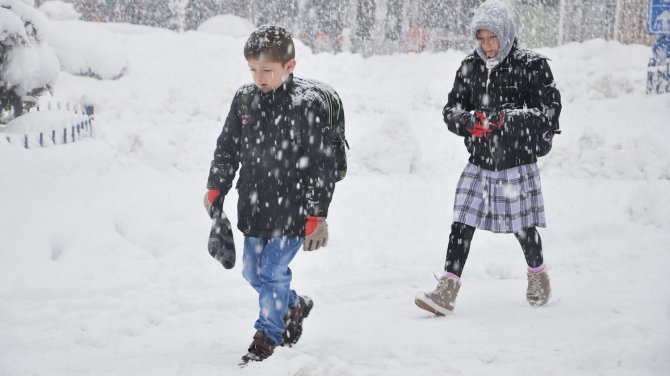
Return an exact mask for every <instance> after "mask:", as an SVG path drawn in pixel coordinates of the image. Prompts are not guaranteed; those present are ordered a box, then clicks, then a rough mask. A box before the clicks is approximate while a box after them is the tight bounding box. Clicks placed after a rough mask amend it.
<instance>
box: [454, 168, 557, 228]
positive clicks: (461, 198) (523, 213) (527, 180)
mask: <svg viewBox="0 0 670 376" xmlns="http://www.w3.org/2000/svg"><path fill="white" fill-rule="evenodd" d="M454 222H461V223H465V224H466V225H470V226H473V227H476V228H478V229H482V230H488V231H492V232H496V233H513V232H517V231H519V230H521V229H524V228H528V227H533V226H537V227H545V226H546V222H545V219H544V199H543V197H542V186H541V184H540V170H539V169H538V168H537V164H535V163H533V164H529V165H523V166H518V167H513V168H510V169H507V170H502V171H490V170H485V169H482V168H480V167H478V166H475V165H474V164H472V163H468V165H467V166H465V169H464V170H463V173H462V174H461V178H460V179H459V181H458V187H457V188H456V198H455V200H454Z"/></svg>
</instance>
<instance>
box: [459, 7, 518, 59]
mask: <svg viewBox="0 0 670 376" xmlns="http://www.w3.org/2000/svg"><path fill="white" fill-rule="evenodd" d="M470 28H471V33H472V34H471V35H472V39H473V40H474V43H475V50H476V51H477V54H478V55H479V57H481V58H482V60H484V61H486V60H487V57H486V53H485V52H484V50H483V49H482V47H481V46H480V45H479V41H477V30H481V29H487V30H491V31H492V32H493V33H495V35H496V36H497V37H498V41H499V42H500V50H499V51H498V56H497V60H498V61H503V60H504V59H505V57H507V55H508V54H509V52H510V50H511V49H512V45H513V44H514V38H515V37H516V30H515V27H514V17H513V16H512V12H511V11H510V9H509V8H508V7H507V4H505V3H504V2H502V1H501V0H486V2H484V4H482V5H480V6H479V8H477V10H476V11H475V15H474V17H473V18H472V23H471V25H470Z"/></svg>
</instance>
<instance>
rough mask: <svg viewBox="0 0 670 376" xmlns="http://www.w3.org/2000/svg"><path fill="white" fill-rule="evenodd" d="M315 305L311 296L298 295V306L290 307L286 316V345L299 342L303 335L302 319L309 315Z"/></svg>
mask: <svg viewBox="0 0 670 376" xmlns="http://www.w3.org/2000/svg"><path fill="white" fill-rule="evenodd" d="M313 307H314V302H313V301H312V298H310V297H309V296H306V295H303V296H299V297H298V306H297V307H289V308H288V312H286V317H285V318H284V324H285V325H286V330H285V331H284V346H288V347H291V346H293V345H295V344H296V343H298V340H299V339H300V336H301V335H302V321H303V320H304V319H305V318H306V317H307V316H309V312H310V311H311V310H312V308H313Z"/></svg>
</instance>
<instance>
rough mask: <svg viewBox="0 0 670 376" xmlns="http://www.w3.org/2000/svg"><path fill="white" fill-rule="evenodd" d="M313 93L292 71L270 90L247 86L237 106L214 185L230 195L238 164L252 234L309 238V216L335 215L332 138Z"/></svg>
mask: <svg viewBox="0 0 670 376" xmlns="http://www.w3.org/2000/svg"><path fill="white" fill-rule="evenodd" d="M310 90H311V89H310V88H309V87H306V85H305V84H303V82H302V80H299V79H298V80H294V79H293V76H292V75H291V76H290V77H289V79H288V80H287V81H286V82H285V83H284V84H283V85H282V86H281V87H279V88H278V89H276V90H274V91H272V92H270V93H267V94H265V93H263V92H261V91H260V90H259V89H258V88H257V87H256V86H255V85H253V84H250V85H244V86H242V87H241V88H240V89H239V90H238V91H237V93H236V94H235V98H234V99H233V101H232V103H231V107H230V112H229V113H228V116H227V118H226V121H225V123H224V126H223V130H222V131H221V135H220V136H219V138H218V140H217V145H216V150H215V152H214V159H213V161H212V165H211V169H210V174H209V178H208V181H207V187H208V188H210V189H212V188H218V189H219V190H221V193H222V194H224V195H226V194H227V193H228V192H229V190H230V188H231V187H232V184H233V179H234V178H235V173H236V171H237V169H238V167H239V178H238V181H237V186H236V188H237V190H238V194H239V200H238V204H237V211H238V228H239V229H240V231H242V232H243V233H244V234H245V235H247V236H256V237H258V236H262V237H277V236H304V226H305V217H306V216H308V215H310V216H318V217H326V216H327V215H328V207H329V205H330V200H331V198H332V195H333V191H334V186H335V181H334V157H333V152H332V141H331V137H332V136H331V134H330V130H329V128H328V127H326V126H324V123H323V120H322V119H326V113H325V106H324V103H323V102H322V101H321V100H320V99H319V96H318V95H311V94H310ZM298 137H299V139H298Z"/></svg>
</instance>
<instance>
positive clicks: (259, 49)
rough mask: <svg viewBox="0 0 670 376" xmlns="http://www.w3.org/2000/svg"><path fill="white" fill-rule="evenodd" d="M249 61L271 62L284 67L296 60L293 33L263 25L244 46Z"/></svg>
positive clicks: (274, 26)
mask: <svg viewBox="0 0 670 376" xmlns="http://www.w3.org/2000/svg"><path fill="white" fill-rule="evenodd" d="M244 58H245V59H247V60H250V59H257V60H270V61H276V62H280V63H281V64H282V65H284V64H286V63H288V61H289V60H291V59H293V58H295V46H294V45H293V38H291V33H289V32H288V31H287V30H286V29H284V28H283V27H281V26H276V25H263V26H260V27H259V28H258V29H256V30H254V31H253V32H252V33H251V35H249V39H247V43H245V44H244Z"/></svg>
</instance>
